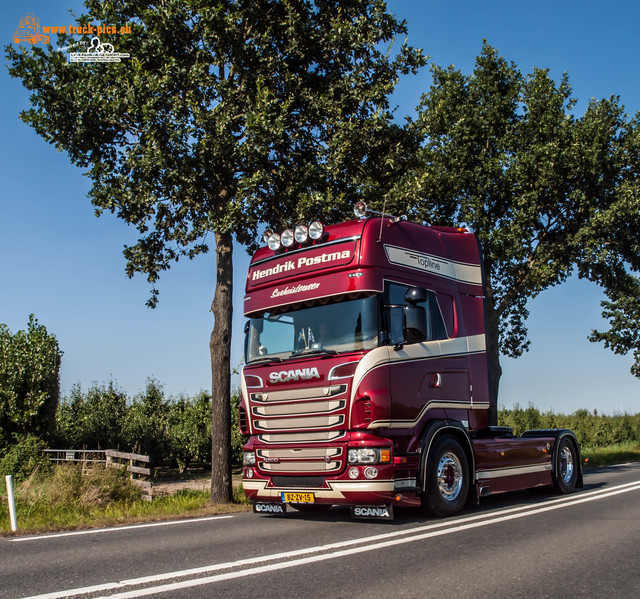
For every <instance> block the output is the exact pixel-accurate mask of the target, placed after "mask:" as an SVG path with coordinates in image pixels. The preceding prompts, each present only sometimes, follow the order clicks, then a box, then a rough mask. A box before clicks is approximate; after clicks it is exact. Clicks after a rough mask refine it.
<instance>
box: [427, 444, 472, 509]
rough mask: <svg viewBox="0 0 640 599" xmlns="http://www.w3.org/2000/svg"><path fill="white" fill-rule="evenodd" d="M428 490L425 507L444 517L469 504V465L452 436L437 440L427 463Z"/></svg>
mask: <svg viewBox="0 0 640 599" xmlns="http://www.w3.org/2000/svg"><path fill="white" fill-rule="evenodd" d="M426 481H427V491H426V495H425V496H424V497H423V507H424V508H425V510H426V511H428V512H429V513H431V514H433V515H435V516H439V517H441V518H444V517H446V516H453V515H454V514H457V513H458V512H459V511H460V510H461V509H462V508H463V507H464V504H465V503H466V501H467V494H468V492H469V463H468V461H467V456H466V454H465V453H464V450H463V449H462V446H461V445H460V443H458V441H457V440H456V439H454V438H453V437H451V436H448V435H447V436H444V437H440V439H438V440H437V441H436V442H435V444H434V446H433V448H432V449H431V451H430V452H429V457H428V460H427V471H426Z"/></svg>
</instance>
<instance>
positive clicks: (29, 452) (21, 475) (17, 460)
mask: <svg viewBox="0 0 640 599" xmlns="http://www.w3.org/2000/svg"><path fill="white" fill-rule="evenodd" d="M46 447H47V446H46V444H45V443H44V441H42V440H41V439H39V438H38V437H36V436H34V435H25V436H23V437H16V438H15V439H14V443H12V444H11V445H10V446H9V447H7V448H6V449H5V451H4V453H3V454H2V455H1V457H0V473H1V474H2V476H6V475H7V474H11V475H12V476H13V477H14V478H15V480H16V481H21V480H24V479H26V478H27V477H29V476H30V475H31V474H32V473H33V472H36V471H38V470H40V471H47V470H49V468H50V463H49V460H48V459H47V456H46V454H44V453H43V450H44V449H46Z"/></svg>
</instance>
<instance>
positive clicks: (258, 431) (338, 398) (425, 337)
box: [239, 203, 580, 518]
mask: <svg viewBox="0 0 640 599" xmlns="http://www.w3.org/2000/svg"><path fill="white" fill-rule="evenodd" d="M356 210H357V215H358V216H359V218H357V219H355V220H352V221H348V222H345V223H340V224H336V225H332V226H327V227H324V226H323V225H322V224H321V223H319V222H318V221H315V222H314V223H311V224H310V225H309V226H305V225H299V226H298V227H296V229H295V230H293V229H290V230H286V231H284V232H283V233H282V235H278V234H275V233H273V232H271V231H269V232H268V235H266V241H267V243H268V245H267V247H264V248H261V249H260V250H258V252H257V253H256V254H255V255H254V256H253V258H252V260H251V263H250V267H249V272H248V275H247V283H246V294H245V298H244V313H245V316H246V317H247V319H248V321H247V324H246V327H245V333H246V336H245V366H244V368H243V371H242V399H241V404H240V408H239V410H240V426H241V430H242V432H243V433H244V434H246V435H248V436H249V439H248V442H247V444H246V445H245V447H244V454H243V488H244V491H245V493H246V495H247V497H248V498H249V499H250V500H251V501H252V502H253V503H254V506H255V510H256V511H259V512H268V513H283V512H285V511H286V509H287V507H288V506H291V507H294V508H296V509H302V510H304V509H306V510H310V509H314V510H318V509H326V508H328V507H330V506H331V505H346V506H350V507H351V510H352V515H353V516H354V517H380V518H391V517H393V507H394V506H399V505H400V506H412V507H419V506H423V507H425V508H427V509H428V510H429V511H431V512H433V513H435V514H437V515H441V516H442V515H450V514H453V513H456V512H457V511H459V510H460V509H461V508H462V507H463V506H464V504H465V503H466V502H467V501H469V500H474V499H475V500H477V499H478V498H479V497H480V496H482V495H488V494H490V493H494V492H500V491H505V490H512V489H515V488H525V487H533V486H540V485H552V484H554V483H555V482H556V479H558V477H560V478H561V479H567V480H568V483H567V485H566V486H567V487H571V489H573V487H574V486H575V485H576V484H579V481H580V461H579V452H578V446H577V443H576V442H575V438H574V437H573V435H572V434H571V433H570V432H569V431H541V432H540V431H539V432H538V433H530V434H529V435H528V436H524V437H523V438H518V439H515V438H514V437H513V435H512V433H511V432H510V431H509V430H508V429H502V428H500V427H496V426H495V423H492V422H490V416H489V415H490V413H491V411H490V407H491V406H490V400H489V389H488V376H487V353H486V347H487V343H486V335H485V327H484V294H483V271H482V258H481V252H480V248H479V246H478V242H477V240H476V238H475V236H474V235H473V234H472V233H470V232H469V231H467V230H466V229H463V228H448V227H434V226H423V225H420V224H416V223H411V222H408V221H407V220H406V219H404V218H402V217H399V218H398V217H392V216H389V215H385V214H379V213H375V214H372V213H371V212H369V211H367V209H366V207H365V206H363V205H362V203H360V205H359V206H358V207H357V209H356ZM494 408H495V407H494ZM494 413H495V409H494ZM560 441H562V443H560V445H562V446H563V448H564V450H563V452H562V459H563V460H564V461H563V462H562V464H564V466H563V465H562V464H560V462H561V459H560V458H554V455H555V453H554V451H555V450H557V449H558V448H559V442H560ZM567 448H568V449H567ZM554 460H555V462H557V464H556V463H554ZM567 462H568V465H567ZM562 468H564V470H562ZM554 469H555V471H554ZM567 469H569V470H570V475H567ZM556 471H557V472H556Z"/></svg>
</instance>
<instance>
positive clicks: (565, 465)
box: [559, 447, 574, 483]
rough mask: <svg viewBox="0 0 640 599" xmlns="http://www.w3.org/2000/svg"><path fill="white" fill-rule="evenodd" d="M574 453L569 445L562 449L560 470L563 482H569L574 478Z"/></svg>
mask: <svg viewBox="0 0 640 599" xmlns="http://www.w3.org/2000/svg"><path fill="white" fill-rule="evenodd" d="M573 469H574V464H573V453H571V450H570V449H569V448H568V447H563V448H562V449H561V450H560V472H559V476H560V478H561V479H562V481H563V482H565V483H569V482H571V479H572V478H573Z"/></svg>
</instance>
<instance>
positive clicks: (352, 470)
mask: <svg viewBox="0 0 640 599" xmlns="http://www.w3.org/2000/svg"><path fill="white" fill-rule="evenodd" d="M358 476H360V472H358V469H357V468H349V478H358Z"/></svg>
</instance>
